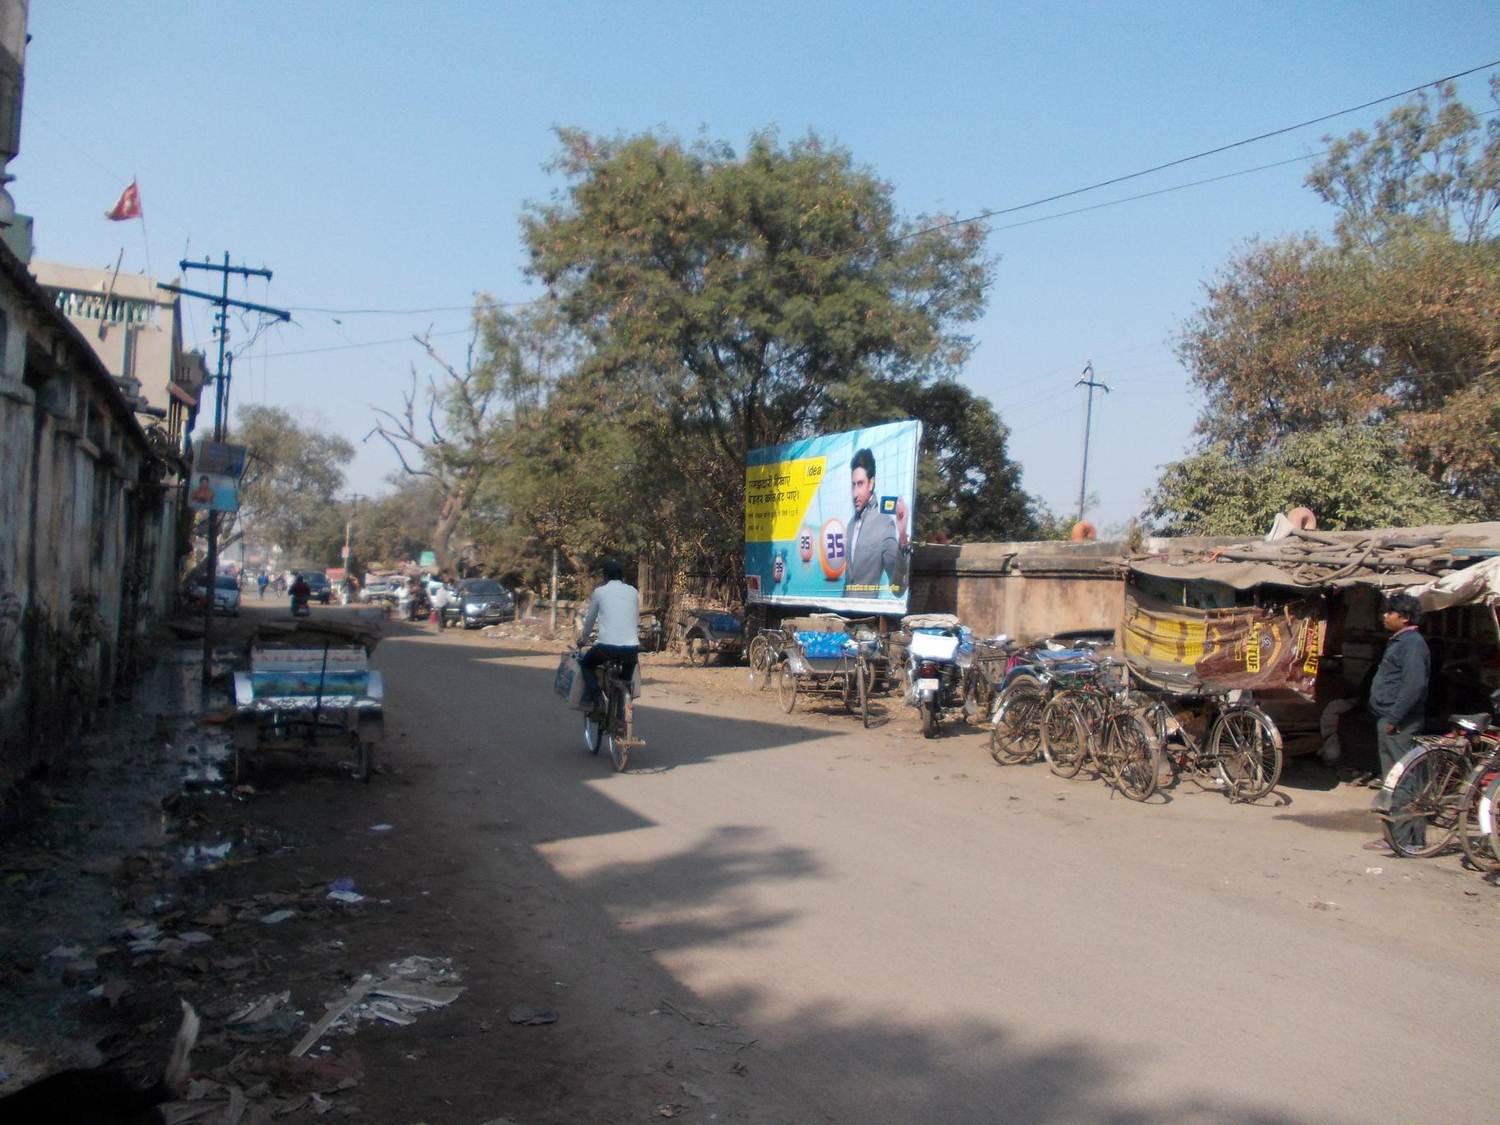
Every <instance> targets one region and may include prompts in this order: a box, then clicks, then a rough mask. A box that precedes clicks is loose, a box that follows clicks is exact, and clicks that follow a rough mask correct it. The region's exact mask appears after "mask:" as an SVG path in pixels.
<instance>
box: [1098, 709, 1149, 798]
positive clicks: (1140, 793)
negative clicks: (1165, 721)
mask: <svg viewBox="0 0 1500 1125" xmlns="http://www.w3.org/2000/svg"><path fill="white" fill-rule="evenodd" d="M1104 738H1105V742H1106V743H1107V744H1108V747H1109V749H1108V750H1107V752H1106V757H1107V758H1108V759H1109V762H1110V767H1111V772H1112V774H1113V776H1112V778H1111V780H1112V781H1113V782H1114V784H1115V788H1117V789H1118V790H1119V791H1120V792H1121V793H1123V794H1125V796H1127V797H1129V798H1130V799H1131V800H1132V801H1144V800H1145V799H1146V798H1148V797H1150V796H1151V794H1153V793H1155V792H1156V779H1157V775H1158V770H1159V769H1160V764H1161V763H1160V756H1161V747H1160V744H1159V743H1158V742H1157V741H1156V736H1155V735H1154V734H1153V733H1152V731H1151V726H1150V724H1148V723H1147V722H1146V720H1145V719H1143V718H1141V717H1140V716H1139V715H1136V714H1133V713H1130V712H1127V713H1125V714H1120V715H1112V716H1110V718H1109V721H1108V723H1107V725H1106V726H1105V730H1104Z"/></svg>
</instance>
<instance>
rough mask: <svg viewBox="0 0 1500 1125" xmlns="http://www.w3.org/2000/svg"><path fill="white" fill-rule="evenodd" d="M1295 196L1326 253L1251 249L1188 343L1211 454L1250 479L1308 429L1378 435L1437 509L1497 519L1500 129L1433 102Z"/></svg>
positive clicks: (1186, 336) (1365, 142) (1351, 143)
mask: <svg viewBox="0 0 1500 1125" xmlns="http://www.w3.org/2000/svg"><path fill="white" fill-rule="evenodd" d="M1492 91H1494V92H1496V93H1497V96H1500V85H1492ZM1308 183H1309V185H1310V186H1311V187H1312V188H1313V189H1314V190H1316V191H1317V192H1318V193H1319V194H1320V195H1322V196H1323V198H1325V199H1327V200H1328V201H1330V202H1331V203H1333V204H1335V205H1336V206H1338V207H1339V208H1340V214H1339V217H1338V222H1337V234H1338V237H1337V239H1336V240H1335V241H1333V242H1327V241H1324V240H1322V239H1319V238H1316V237H1313V236H1309V235H1301V236H1295V237H1290V238H1285V239H1281V240H1279V241H1273V242H1256V243H1252V244H1251V245H1249V246H1248V247H1246V248H1245V249H1244V250H1243V251H1242V252H1241V253H1239V254H1238V255H1237V256H1236V257H1234V258H1233V259H1232V260H1231V261H1230V262H1229V263H1228V264H1227V265H1226V266H1225V267H1224V268H1223V269H1222V270H1221V271H1220V272H1219V274H1218V275H1217V276H1216V277H1215V278H1214V279H1213V280H1212V281H1211V282H1210V283H1209V284H1208V286H1207V301H1206V303H1205V304H1204V306H1203V307H1202V308H1201V309H1200V310H1199V312H1198V313H1197V314H1196V315H1195V316H1193V317H1192V318H1191V319H1190V320H1189V321H1188V322H1187V323H1186V325H1185V326H1184V330H1183V333H1182V335H1181V337H1180V339H1179V347H1178V351H1179V355H1180V356H1181V358H1182V360H1183V361H1184V363H1185V364H1186V365H1187V366H1188V368H1189V369H1190V371H1191V372H1192V375H1193V379H1194V381H1195V382H1196V384H1197V385H1198V387H1199V388H1200V389H1201V390H1202V392H1203V394H1204V396H1205V401H1204V407H1203V411H1202V413H1201V415H1200V417H1199V421H1198V431H1199V433H1200V434H1201V435H1202V437H1203V439H1204V441H1205V444H1206V446H1208V447H1210V448H1218V449H1219V450H1220V451H1221V454H1222V456H1224V457H1227V458H1229V459H1231V460H1232V461H1235V462H1238V463H1239V464H1241V465H1244V466H1247V467H1248V466H1250V465H1251V464H1253V463H1256V462H1257V459H1260V458H1263V457H1265V456H1266V455H1268V454H1271V453H1274V452H1275V450H1276V449H1277V448H1278V447H1279V446H1280V445H1281V444H1282V443H1284V442H1287V441H1289V440H1290V439H1291V438H1293V437H1294V436H1296V435H1299V434H1302V433H1304V432H1306V431H1308V430H1316V429H1320V428H1323V427H1344V428H1346V427H1351V426H1360V425H1368V426H1377V427H1385V426H1386V425H1387V424H1389V425H1390V426H1391V427H1392V429H1390V430H1389V431H1386V430H1382V432H1389V433H1393V434H1395V435H1397V439H1398V440H1399V456H1400V459H1401V461H1402V462H1404V463H1406V464H1409V465H1411V466H1413V467H1415V468H1416V469H1417V470H1418V471H1419V472H1421V473H1422V474H1423V475H1425V476H1426V477H1427V478H1428V479H1429V480H1430V481H1432V482H1433V483H1434V484H1435V485H1436V486H1437V487H1438V489H1439V490H1440V491H1441V492H1442V493H1444V494H1446V495H1448V496H1450V497H1452V498H1453V499H1454V500H1456V501H1459V502H1460V506H1464V505H1466V504H1467V505H1471V506H1475V505H1477V507H1478V508H1479V509H1480V510H1490V511H1493V510H1495V509H1496V508H1500V440H1497V434H1500V318H1497V316H1496V311H1497V309H1500V244H1497V241H1496V239H1495V238H1494V237H1493V236H1492V235H1491V234H1490V231H1491V228H1492V224H1493V221H1494V215H1495V212H1496V207H1497V204H1500V120H1496V119H1491V121H1490V122H1489V125H1488V126H1487V128H1485V129H1483V130H1481V128H1480V125H1479V121H1478V118H1477V117H1476V116H1475V115H1474V114H1473V112H1472V111H1470V110H1469V109H1468V108H1467V107H1464V106H1462V105H1461V104H1459V103H1457V102H1456V101H1454V99H1453V91H1452V89H1451V87H1449V88H1445V89H1443V90H1441V91H1440V92H1439V95H1438V97H1437V99H1436V102H1435V103H1434V102H1432V101H1429V100H1428V99H1426V98H1425V97H1424V98H1418V99H1416V100H1415V101H1414V102H1413V103H1411V104H1409V105H1406V106H1403V107H1401V108H1399V109H1397V110H1396V111H1395V112H1394V113H1392V114H1391V115H1390V116H1389V117H1387V118H1386V119H1385V120H1383V121H1382V122H1381V123H1380V124H1379V126H1378V127H1377V128H1376V129H1375V131H1374V133H1373V134H1369V135H1367V134H1365V133H1355V134H1352V135H1351V136H1350V137H1348V138H1346V139H1343V140H1339V141H1335V142H1333V143H1332V145H1331V148H1330V152H1329V155H1328V158H1327V159H1326V160H1325V161H1324V162H1323V163H1322V164H1321V165H1319V167H1318V168H1316V169H1315V170H1314V171H1313V173H1312V174H1311V175H1310V176H1309V179H1308Z"/></svg>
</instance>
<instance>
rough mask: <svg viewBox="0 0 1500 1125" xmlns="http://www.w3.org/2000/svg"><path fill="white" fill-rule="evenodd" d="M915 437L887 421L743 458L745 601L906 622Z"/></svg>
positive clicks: (910, 424) (913, 429)
mask: <svg viewBox="0 0 1500 1125" xmlns="http://www.w3.org/2000/svg"><path fill="white" fill-rule="evenodd" d="M921 437H922V424H921V423H920V422H915V421H906V422H889V423H886V424H885V425H881V426H870V427H868V428H866V429H862V430H851V431H849V432H848V433H842V434H826V435H823V436H820V437H812V438H806V439H804V440H802V441H791V442H786V443H785V444H783V445H772V446H767V447H765V448H763V449H753V450H751V451H750V455H749V457H748V458H747V459H746V465H745V586H746V591H745V592H746V598H747V600H748V601H750V602H772V603H780V604H783V605H811V606H822V607H825V608H828V609H835V610H841V611H848V612H852V613H887V614H897V613H905V612H906V598H907V571H908V569H909V566H910V560H911V541H912V527H913V519H914V516H915V500H916V486H917V446H918V444H919V442H920V441H921Z"/></svg>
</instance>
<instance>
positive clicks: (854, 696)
mask: <svg viewBox="0 0 1500 1125" xmlns="http://www.w3.org/2000/svg"><path fill="white" fill-rule="evenodd" d="M877 645H878V642H877V641H858V640H856V639H855V638H853V637H851V636H850V635H849V634H848V633H828V632H820V631H817V630H811V629H804V630H798V631H796V632H793V633H792V634H791V635H790V636H789V637H788V638H787V643H786V648H785V650H784V651H783V653H782V656H781V665H780V668H779V669H778V670H777V673H776V695H777V697H778V698H779V699H780V700H781V708H782V710H783V711H785V712H786V713H787V714H791V712H792V709H793V708H794V707H796V706H797V695H798V693H799V692H802V693H806V694H809V695H824V696H836V697H838V698H841V699H842V700H843V702H844V706H845V707H846V708H847V709H848V710H849V711H850V713H852V714H858V715H859V717H860V720H861V721H862V722H863V723H864V725H865V726H869V725H870V688H871V683H872V678H873V665H872V663H871V653H872V651H873V649H874V648H875V647H876V646H877Z"/></svg>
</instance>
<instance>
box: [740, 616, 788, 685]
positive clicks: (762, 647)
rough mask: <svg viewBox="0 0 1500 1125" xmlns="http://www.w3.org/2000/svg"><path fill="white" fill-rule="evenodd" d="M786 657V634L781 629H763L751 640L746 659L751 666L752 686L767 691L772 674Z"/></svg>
mask: <svg viewBox="0 0 1500 1125" xmlns="http://www.w3.org/2000/svg"><path fill="white" fill-rule="evenodd" d="M785 655H786V634H785V633H784V632H783V631H782V630H780V629H762V630H761V631H760V632H758V633H756V634H755V636H754V637H752V638H751V639H750V648H749V650H748V651H747V653H746V658H747V659H748V661H749V664H750V686H751V687H752V688H753V689H755V690H756V691H765V690H766V688H768V687H770V686H771V674H772V673H773V672H775V671H776V666H777V665H778V664H780V663H781V661H782V658H783V657H784V656H785Z"/></svg>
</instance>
